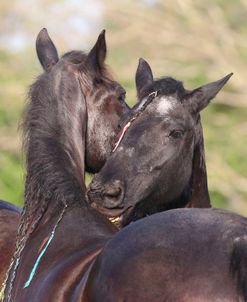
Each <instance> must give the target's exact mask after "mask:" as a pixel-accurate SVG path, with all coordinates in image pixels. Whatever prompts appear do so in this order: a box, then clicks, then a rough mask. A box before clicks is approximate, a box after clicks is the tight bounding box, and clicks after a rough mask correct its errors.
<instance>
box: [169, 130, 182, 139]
mask: <svg viewBox="0 0 247 302" xmlns="http://www.w3.org/2000/svg"><path fill="white" fill-rule="evenodd" d="M169 136H170V137H172V138H175V139H179V138H182V137H183V136H184V131H183V130H172V131H171V132H170V134H169Z"/></svg>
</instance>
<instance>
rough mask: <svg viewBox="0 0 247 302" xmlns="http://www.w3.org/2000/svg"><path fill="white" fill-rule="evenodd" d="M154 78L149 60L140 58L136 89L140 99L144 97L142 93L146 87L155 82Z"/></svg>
mask: <svg viewBox="0 0 247 302" xmlns="http://www.w3.org/2000/svg"><path fill="white" fill-rule="evenodd" d="M153 79H154V78H153V73H152V70H151V67H150V66H149V64H148V62H146V61H145V60H144V59H142V58H140V59H139V64H138V67H137V70H136V90H137V96H138V99H139V100H140V99H141V98H142V97H143V96H142V94H143V92H144V91H145V88H147V87H148V86H149V85H151V84H152V83H153Z"/></svg>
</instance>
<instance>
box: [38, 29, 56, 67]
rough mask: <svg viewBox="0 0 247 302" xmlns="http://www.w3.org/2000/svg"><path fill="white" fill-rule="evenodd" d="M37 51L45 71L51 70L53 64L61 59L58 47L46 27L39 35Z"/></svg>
mask: <svg viewBox="0 0 247 302" xmlns="http://www.w3.org/2000/svg"><path fill="white" fill-rule="evenodd" d="M36 51H37V55H38V58H39V61H40V64H41V65H42V66H43V68H44V70H45V71H49V70H51V68H52V66H54V65H55V64H56V63H57V62H58V60H59V59H58V54H57V50H56V47H55V45H54V44H53V42H52V40H51V38H50V37H49V35H48V32H47V30H46V28H43V29H42V30H41V31H40V32H39V34H38V36H37V39H36Z"/></svg>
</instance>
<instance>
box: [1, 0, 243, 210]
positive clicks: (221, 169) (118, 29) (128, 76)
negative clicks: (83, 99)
mask: <svg viewBox="0 0 247 302" xmlns="http://www.w3.org/2000/svg"><path fill="white" fill-rule="evenodd" d="M4 2H6V1H4ZM41 2H42V1H41ZM43 2H44V3H45V2H46V5H50V3H52V2H54V1H45V0H43ZM8 3H9V2H6V6H8V5H11V4H10V3H9V4H8ZM7 4H8V5H7ZM2 8H3V7H2ZM8 9H9V6H8ZM102 14H103V15H102V21H101V24H99V25H97V26H96V29H95V33H94V34H93V35H92V37H91V41H92V43H93V42H94V41H95V39H96V37H97V34H98V32H100V30H101V29H102V28H106V29H107V44H108V50H109V52H108V64H109V65H110V66H111V67H112V69H113V74H114V75H115V77H116V78H117V80H118V81H120V82H121V83H122V84H123V86H124V87H125V88H126V90H127V99H128V101H129V103H130V104H133V103H134V101H135V99H136V97H135V87H134V74H135V70H136V66H137V60H138V58H139V57H144V58H145V59H146V60H147V61H148V62H149V63H150V65H151V66H152V68H153V72H154V75H155V76H156V77H160V76H164V75H169V76H173V77H175V78H177V79H179V80H182V81H183V82H184V85H185V87H186V88H188V89H192V88H195V87H197V86H200V85H202V84H205V83H207V82H210V81H214V80H217V79H219V78H221V77H223V76H224V75H226V74H227V73H229V72H234V76H233V77H232V78H231V80H230V82H229V84H227V86H226V87H225V88H224V89H223V91H222V92H220V93H219V95H218V96H217V98H216V99H215V100H214V101H213V102H212V104H211V105H210V106H209V107H208V108H207V109H206V110H205V111H204V112H203V113H202V121H203V126H204V134H205V145H206V159H207V168H208V180H209V188H210V194H211V198H212V201H213V204H214V206H217V207H225V208H229V209H232V210H234V211H237V212H239V213H241V214H244V215H247V158H246V155H247V97H246V96H247V85H246V84H245V79H246V78H247V0H241V1H240V0H228V1H223V0H209V1H203V0H196V1H192V0H166V1H161V0H160V1H155V0H142V1H141V0H139V1H134V0H125V1H123V0H122V1H110V0H105V1H103V10H102ZM2 17H3V15H2ZM0 24H1V15H0ZM45 25H46V21H45V20H43V26H45ZM36 26H37V24H36ZM58 26H59V24H58ZM41 27H42V26H40V28H41ZM40 28H39V29H40ZM39 29H38V30H39ZM48 29H49V28H48ZM38 30H37V32H38ZM0 34H1V32H0ZM50 34H51V36H52V38H53V40H54V41H55V43H56V45H57V46H58V48H59V49H60V47H61V45H62V47H64V50H68V49H69V48H70V47H71V44H69V43H68V44H67V47H66V46H64V41H61V42H60V41H59V40H58V39H57V38H56V36H55V35H54V34H53V32H51V31H50ZM32 39H33V44H34V40H35V36H33V38H32ZM59 43H60V44H59ZM84 49H85V47H84ZM0 70H1V73H0V198H2V199H5V200H9V201H11V202H14V203H16V204H19V205H20V204H21V203H22V194H23V175H24V167H23V160H22V157H21V144H20V141H21V132H18V131H17V129H18V126H19V121H20V117H21V113H22V110H23V107H24V102H25V94H26V89H27V87H28V85H29V84H30V83H31V82H32V81H33V79H34V77H35V76H37V75H38V74H39V73H40V71H41V69H40V67H39V64H38V60H37V58H36V54H35V51H34V48H32V49H25V51H21V52H20V51H19V52H17V51H16V52H10V51H6V50H5V48H4V47H1V45H0ZM88 179H90V177H89V178H88Z"/></svg>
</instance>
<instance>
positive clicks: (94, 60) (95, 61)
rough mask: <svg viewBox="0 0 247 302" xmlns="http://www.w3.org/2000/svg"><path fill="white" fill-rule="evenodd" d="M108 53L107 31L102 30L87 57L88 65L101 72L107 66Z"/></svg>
mask: <svg viewBox="0 0 247 302" xmlns="http://www.w3.org/2000/svg"><path fill="white" fill-rule="evenodd" d="M106 51H107V49H106V40H105V30H102V32H101V33H100V35H99V37H98V40H97V42H96V43H95V45H94V47H93V48H92V49H91V50H90V52H89V54H88V56H87V64H89V66H90V67H91V68H93V69H94V70H95V71H101V70H102V69H103V68H104V66H105V58H106Z"/></svg>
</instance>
